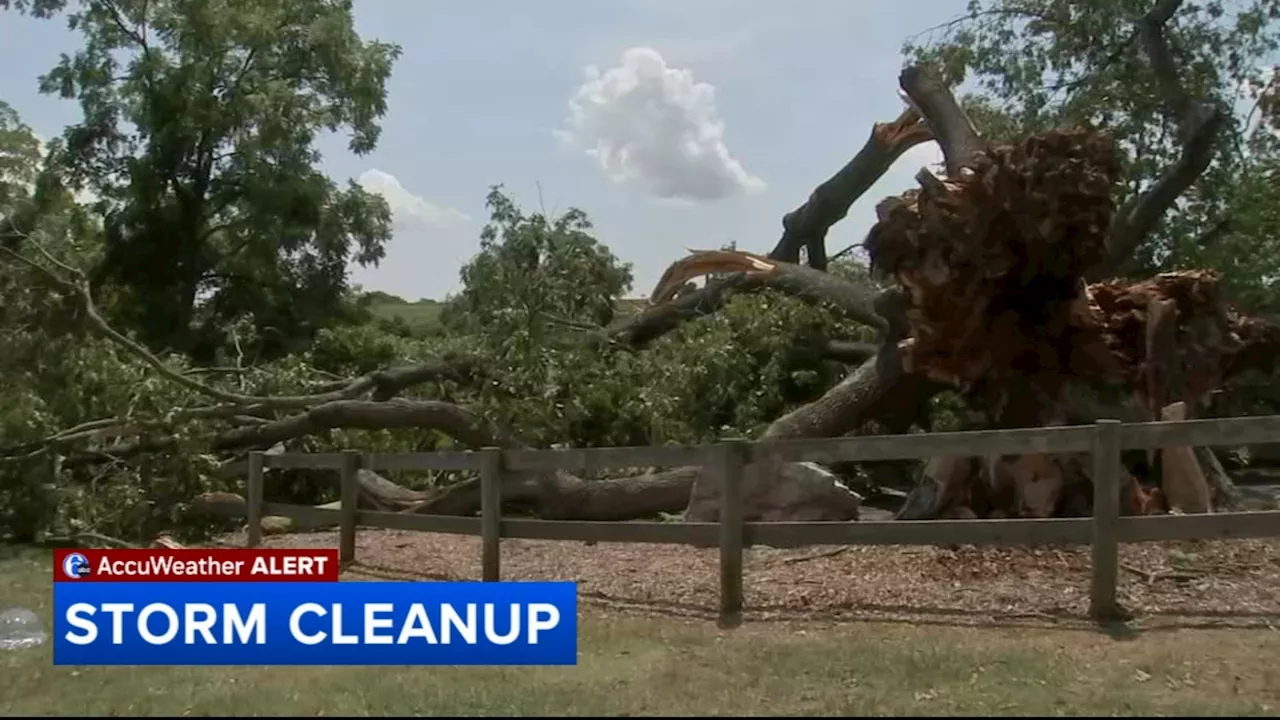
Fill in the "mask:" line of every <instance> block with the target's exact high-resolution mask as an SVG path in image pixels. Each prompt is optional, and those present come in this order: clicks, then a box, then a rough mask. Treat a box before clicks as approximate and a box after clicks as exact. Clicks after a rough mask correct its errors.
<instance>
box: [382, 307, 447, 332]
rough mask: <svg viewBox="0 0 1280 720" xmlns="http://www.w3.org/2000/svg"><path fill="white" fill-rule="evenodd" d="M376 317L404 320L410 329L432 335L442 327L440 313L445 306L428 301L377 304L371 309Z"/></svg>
mask: <svg viewBox="0 0 1280 720" xmlns="http://www.w3.org/2000/svg"><path fill="white" fill-rule="evenodd" d="M369 309H370V310H371V311H372V312H373V314H374V315H375V316H376V317H380V318H385V319H387V320H391V319H394V318H397V317H398V318H402V319H403V320H404V321H405V322H406V323H408V325H409V327H411V328H413V329H414V330H416V331H418V332H422V333H430V332H434V331H435V330H437V329H438V328H439V326H440V311H441V310H442V309H443V306H442V305H441V304H440V303H438V302H433V301H426V302H417V303H395V302H381V303H375V304H374V305H373V306H372V307H370V308H369Z"/></svg>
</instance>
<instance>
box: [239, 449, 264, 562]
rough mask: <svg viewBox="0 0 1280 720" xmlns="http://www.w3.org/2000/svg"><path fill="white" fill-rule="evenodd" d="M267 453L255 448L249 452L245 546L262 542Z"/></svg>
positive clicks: (245, 501)
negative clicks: (264, 475)
mask: <svg viewBox="0 0 1280 720" xmlns="http://www.w3.org/2000/svg"><path fill="white" fill-rule="evenodd" d="M265 467H266V455H265V454H263V453H262V452H261V451H258V450H255V451H254V452H251V453H249V482H248V484H247V486H246V487H245V498H244V504H245V516H246V517H247V518H248V520H249V526H248V528H247V533H246V538H245V542H244V544H245V547H251V548H253V547H258V546H259V545H261V544H262V497H263V494H264V491H263V486H264V485H265V484H266V483H265V478H264V477H263V471H264V468H265Z"/></svg>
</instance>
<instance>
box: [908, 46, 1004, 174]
mask: <svg viewBox="0 0 1280 720" xmlns="http://www.w3.org/2000/svg"><path fill="white" fill-rule="evenodd" d="M898 83H899V85H901V87H902V91H903V92H905V93H906V94H907V97H909V98H911V102H912V103H914V104H915V107H916V109H918V110H919V111H920V115H921V116H922V117H923V118H924V121H925V122H926V123H928V125H929V129H930V130H932V131H933V137H934V139H936V140H937V141H938V146H939V147H941V148H942V155H943V157H945V158H946V166H947V175H948V176H950V177H959V176H960V171H961V168H964V167H969V166H971V165H972V164H973V163H974V162H975V161H976V160H977V159H978V156H979V155H981V154H982V152H983V150H984V149H986V144H985V143H984V142H983V141H982V138H981V137H980V136H979V135H978V131H977V130H974V129H973V123H972V122H970V120H969V116H968V115H966V114H965V112H964V110H962V109H960V103H958V102H956V98H955V96H954V95H952V94H951V90H950V89H949V88H948V87H947V86H946V83H944V82H943V81H942V78H940V77H939V76H938V75H937V73H934V72H932V71H931V70H929V69H927V68H924V67H921V66H919V65H911V66H908V67H906V68H903V70H902V73H901V74H900V75H899V76H898Z"/></svg>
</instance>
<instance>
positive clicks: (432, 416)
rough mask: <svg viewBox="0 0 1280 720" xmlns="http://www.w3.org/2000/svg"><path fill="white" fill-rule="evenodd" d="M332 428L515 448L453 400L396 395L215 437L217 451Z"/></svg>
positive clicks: (336, 404)
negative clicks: (436, 433) (433, 434)
mask: <svg viewBox="0 0 1280 720" xmlns="http://www.w3.org/2000/svg"><path fill="white" fill-rule="evenodd" d="M334 428H348V429H359V430H396V429H408V428H434V429H438V430H441V431H442V432H445V433H447V434H449V435H450V436H452V437H453V438H455V439H457V440H458V441H459V442H461V443H463V444H464V445H466V446H468V447H485V446H497V447H519V445H518V444H517V443H516V442H515V441H514V440H512V439H511V438H509V437H507V435H506V434H505V433H504V432H502V431H501V430H499V429H498V428H496V427H494V426H493V424H492V423H490V422H489V421H488V420H485V419H484V418H483V417H480V416H479V415H476V414H475V413H472V412H471V411H469V410H467V409H465V408H462V407H460V406H458V405H454V404H453V403H447V402H439V401H435V400H407V399H404V398H396V399H392V400H387V401H384V402H373V401H368V400H335V401H333V402H328V403H325V404H323V405H317V406H315V407H313V408H310V409H309V410H306V411H305V412H302V413H299V414H297V415H292V416H290V417H287V418H283V419H280V420H276V421H274V422H269V423H265V424H263V425H256V426H253V427H246V428H239V429H236V430H232V431H230V432H226V433H223V434H222V435H219V436H218V437H217V438H216V439H215V440H214V441H213V443H212V445H213V448H214V449H215V450H235V449H240V448H246V447H265V446H268V445H273V444H275V443H278V442H281V441H283V440H291V439H294V438H298V437H303V436H306V435H315V434H318V433H321V432H324V431H326V430H332V429H334Z"/></svg>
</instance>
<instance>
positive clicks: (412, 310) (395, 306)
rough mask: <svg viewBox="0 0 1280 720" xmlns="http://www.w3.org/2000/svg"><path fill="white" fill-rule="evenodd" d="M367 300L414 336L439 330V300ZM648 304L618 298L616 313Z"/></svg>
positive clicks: (374, 295) (377, 295)
mask: <svg viewBox="0 0 1280 720" xmlns="http://www.w3.org/2000/svg"><path fill="white" fill-rule="evenodd" d="M366 297H368V298H369V301H370V302H369V310H370V311H371V312H372V313H373V314H374V316H375V317H378V318H383V319H386V320H393V319H395V318H400V319H402V320H404V322H405V323H407V324H408V325H409V327H410V328H412V329H413V330H414V334H415V335H417V334H423V335H426V334H434V333H435V332H437V331H438V330H439V328H440V312H441V310H443V309H444V303H443V302H442V301H440V300H428V299H425V298H424V299H422V300H418V301H417V302H409V301H408V300H405V299H404V298H401V297H397V296H395V295H390V294H387V293H384V292H379V291H374V292H371V293H369V294H368V295H367V296H366ZM648 304H649V300H648V298H620V299H619V300H618V301H617V303H616V307H617V313H618V316H620V317H626V316H628V315H635V314H636V313H638V312H640V311H642V310H643V309H644V308H645V307H646V306H647V305H648Z"/></svg>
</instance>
